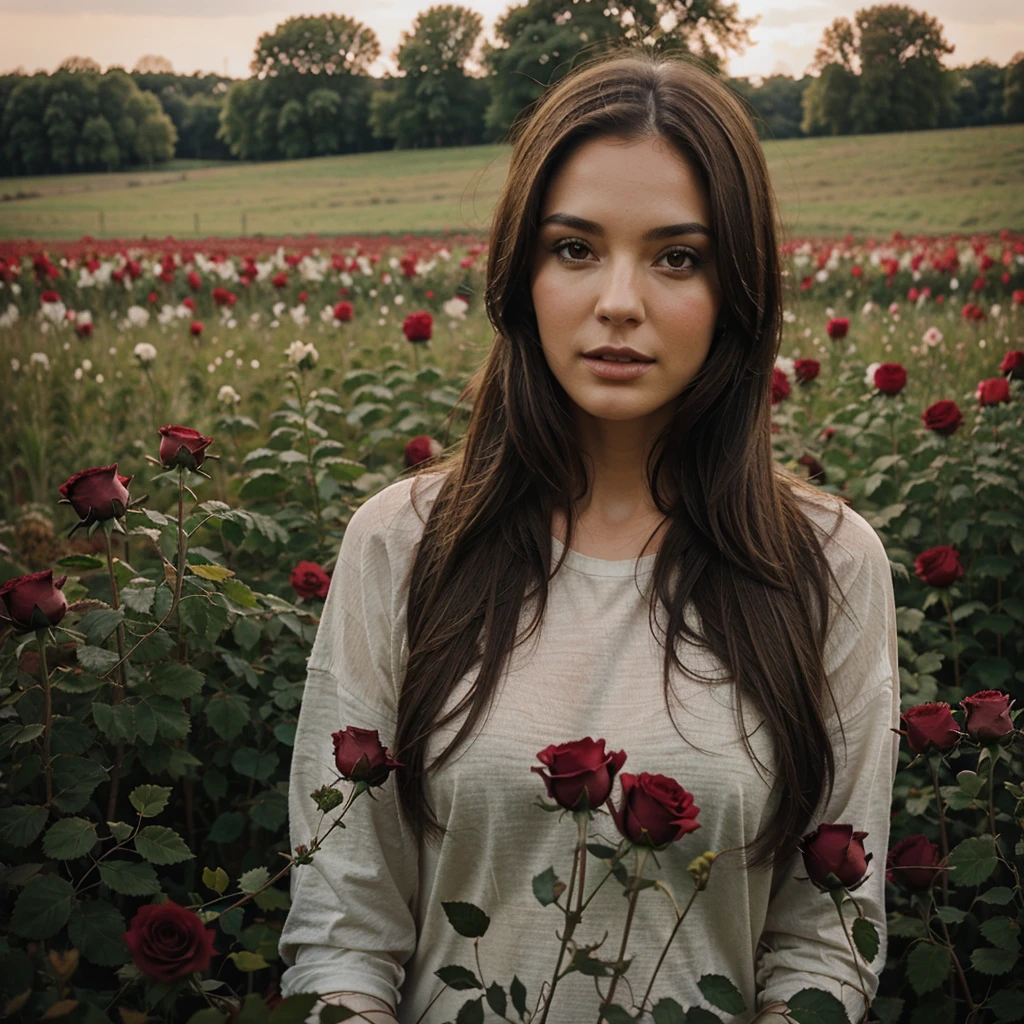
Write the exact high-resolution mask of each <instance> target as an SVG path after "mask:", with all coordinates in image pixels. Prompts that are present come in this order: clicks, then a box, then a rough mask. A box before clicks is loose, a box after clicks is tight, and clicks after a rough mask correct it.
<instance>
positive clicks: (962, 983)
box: [939, 917, 977, 1015]
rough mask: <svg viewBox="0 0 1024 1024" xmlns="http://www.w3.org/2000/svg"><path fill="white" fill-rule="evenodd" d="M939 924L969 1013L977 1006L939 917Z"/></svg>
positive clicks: (973, 1011) (944, 926)
mask: <svg viewBox="0 0 1024 1024" xmlns="http://www.w3.org/2000/svg"><path fill="white" fill-rule="evenodd" d="M939 924H940V925H941V926H942V934H943V937H944V938H945V940H946V948H947V949H948V950H949V955H950V956H951V957H952V958H953V966H954V967H955V968H956V976H957V977H958V978H959V979H960V987H961V988H962V989H963V990H964V999H966V1000H967V1008H968V1009H969V1010H970V1011H971V1014H972V1015H973V1014H974V1013H976V1012H977V1007H976V1006H975V1005H974V1000H973V999H971V990H970V987H969V986H968V984H967V976H966V975H965V974H964V969H963V968H962V967H961V966H960V961H959V960H958V959H957V956H956V950H955V949H954V948H953V940H952V939H950V937H949V929H948V928H947V927H946V922H945V921H943V920H942V918H941V917H940V918H939Z"/></svg>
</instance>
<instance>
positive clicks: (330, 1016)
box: [320, 1006, 356, 1024]
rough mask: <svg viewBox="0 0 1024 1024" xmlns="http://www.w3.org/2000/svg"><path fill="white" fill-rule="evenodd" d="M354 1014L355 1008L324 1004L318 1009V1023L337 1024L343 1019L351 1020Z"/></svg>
mask: <svg viewBox="0 0 1024 1024" xmlns="http://www.w3.org/2000/svg"><path fill="white" fill-rule="evenodd" d="M355 1015H356V1012H355V1010H350V1009H348V1008H347V1007H345V1006H325V1007H324V1008H323V1009H322V1010H321V1011H320V1024H339V1022H340V1021H343V1020H351V1019H352V1018H353V1017H354V1016H355Z"/></svg>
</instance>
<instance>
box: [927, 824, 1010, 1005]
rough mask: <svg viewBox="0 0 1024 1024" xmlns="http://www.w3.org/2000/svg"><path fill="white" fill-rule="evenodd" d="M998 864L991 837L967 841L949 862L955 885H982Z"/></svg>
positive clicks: (951, 876) (972, 838)
mask: <svg viewBox="0 0 1024 1024" xmlns="http://www.w3.org/2000/svg"><path fill="white" fill-rule="evenodd" d="M997 863H998V860H997V858H996V846H995V841H994V840H993V839H992V837H991V836H971V837H970V838H969V839H965V840H964V841H963V842H962V843H960V844H959V845H958V846H956V847H955V848H954V849H953V850H952V851H950V854H949V860H948V861H947V865H948V867H949V872H950V874H949V877H950V880H951V881H952V882H953V884H954V885H980V884H981V883H982V882H984V881H985V879H986V878H988V876H989V875H991V874H992V872H993V871H995V869H996V864H997ZM918 994H920V993H918Z"/></svg>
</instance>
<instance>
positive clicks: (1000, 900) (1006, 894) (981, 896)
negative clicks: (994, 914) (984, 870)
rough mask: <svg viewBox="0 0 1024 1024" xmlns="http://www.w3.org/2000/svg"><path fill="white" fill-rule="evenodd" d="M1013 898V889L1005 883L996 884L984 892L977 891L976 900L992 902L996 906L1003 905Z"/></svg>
mask: <svg viewBox="0 0 1024 1024" xmlns="http://www.w3.org/2000/svg"><path fill="white" fill-rule="evenodd" d="M1012 899H1013V890H1012V889H1009V888H1007V887H1006V886H1005V885H997V886H995V887H994V888H992V889H988V890H986V891H985V892H979V893H978V900H979V901H980V902H982V903H994V904H996V905H997V906H1004V905H1005V904H1007V903H1009V902H1010V900H1012Z"/></svg>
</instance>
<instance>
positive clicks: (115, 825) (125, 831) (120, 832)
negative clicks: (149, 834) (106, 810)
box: [107, 821, 133, 843]
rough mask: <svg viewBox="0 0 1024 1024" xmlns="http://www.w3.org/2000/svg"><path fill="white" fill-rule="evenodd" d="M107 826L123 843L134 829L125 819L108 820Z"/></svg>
mask: <svg viewBox="0 0 1024 1024" xmlns="http://www.w3.org/2000/svg"><path fill="white" fill-rule="evenodd" d="M107 828H109V829H110V834H111V835H112V836H113V837H114V838H115V839H116V840H117V841H118V842H119V843H123V842H124V841H125V840H126V839H127V838H128V837H129V836H130V835H131V834H132V831H133V828H132V826H131V825H129V824H128V823H127V822H125V821H108V822H107Z"/></svg>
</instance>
